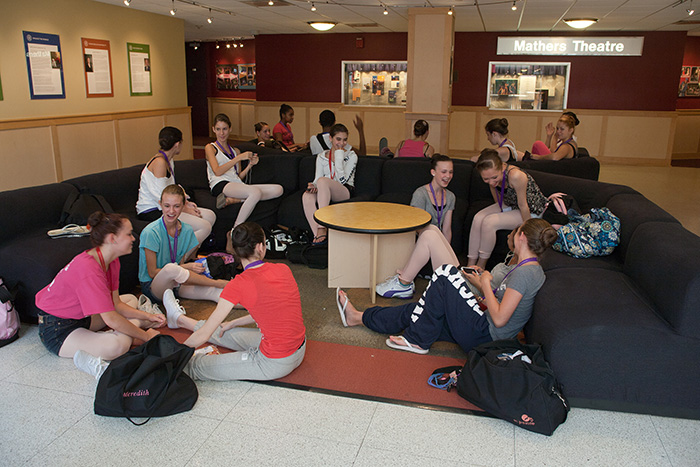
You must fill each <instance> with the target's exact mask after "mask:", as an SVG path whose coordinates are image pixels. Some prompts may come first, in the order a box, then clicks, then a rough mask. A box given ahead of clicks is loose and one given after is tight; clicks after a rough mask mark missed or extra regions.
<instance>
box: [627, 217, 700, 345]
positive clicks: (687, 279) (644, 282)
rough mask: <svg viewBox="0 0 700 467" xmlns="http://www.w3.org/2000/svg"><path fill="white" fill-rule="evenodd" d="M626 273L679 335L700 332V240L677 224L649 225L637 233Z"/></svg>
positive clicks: (629, 249) (628, 257)
mask: <svg viewBox="0 0 700 467" xmlns="http://www.w3.org/2000/svg"><path fill="white" fill-rule="evenodd" d="M624 273H625V274H627V275H628V276H629V277H630V278H631V279H632V280H633V281H635V282H636V284H637V285H638V286H639V288H640V289H641V290H643V291H644V292H645V293H646V294H647V295H648V296H649V298H650V299H651V300H652V301H653V302H654V305H656V310H657V311H658V313H659V314H660V315H661V317H662V318H663V319H664V320H665V321H667V322H668V323H669V325H670V326H671V327H672V328H673V329H674V330H675V331H676V332H677V333H678V334H681V335H684V336H688V337H692V338H695V339H697V337H698V334H699V333H700V237H698V236H697V235H695V234H693V233H692V232H689V231H688V230H686V229H685V228H683V226H681V225H680V224H678V223H673V222H646V223H644V224H642V225H640V226H639V227H637V229H636V230H635V231H634V233H633V234H632V238H631V240H630V242H629V246H628V248H627V256H626V257H625V265H624Z"/></svg>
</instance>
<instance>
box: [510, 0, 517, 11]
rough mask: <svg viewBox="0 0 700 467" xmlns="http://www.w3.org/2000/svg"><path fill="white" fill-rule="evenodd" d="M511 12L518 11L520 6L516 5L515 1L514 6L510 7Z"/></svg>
mask: <svg viewBox="0 0 700 467" xmlns="http://www.w3.org/2000/svg"><path fill="white" fill-rule="evenodd" d="M510 9H511V10H513V11H515V10H517V9H518V6H517V5H516V4H515V0H513V6H512V7H510Z"/></svg>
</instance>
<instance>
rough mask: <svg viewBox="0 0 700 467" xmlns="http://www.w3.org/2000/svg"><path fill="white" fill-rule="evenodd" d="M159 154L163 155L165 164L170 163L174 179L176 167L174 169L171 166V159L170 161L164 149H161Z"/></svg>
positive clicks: (171, 174) (169, 166)
mask: <svg viewBox="0 0 700 467" xmlns="http://www.w3.org/2000/svg"><path fill="white" fill-rule="evenodd" d="M158 152H159V153H161V155H162V156H163V159H165V162H167V163H168V168H169V169H170V176H171V177H174V176H175V167H173V166H172V164H170V159H168V155H167V154H166V153H165V152H163V150H162V149H159V150H158Z"/></svg>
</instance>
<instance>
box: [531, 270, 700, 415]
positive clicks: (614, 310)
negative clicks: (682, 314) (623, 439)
mask: <svg viewBox="0 0 700 467" xmlns="http://www.w3.org/2000/svg"><path fill="white" fill-rule="evenodd" d="M696 264H697V263H696ZM659 277H661V276H659ZM643 287H644V286H642V285H640V286H638V285H637V284H635V283H634V282H633V281H632V280H631V279H630V278H629V277H628V276H626V275H625V274H623V273H621V272H616V271H610V270H604V269H594V268H566V269H557V270H554V271H548V272H547V279H546V281H545V283H544V285H543V286H542V288H541V289H540V291H539V293H538V294H537V298H536V300H535V307H534V310H533V315H532V317H531V318H530V321H529V322H528V324H527V325H526V327H525V335H526V339H527V341H528V342H534V343H539V344H541V345H542V346H543V349H544V353H545V356H546V358H547V361H548V362H549V363H550V364H551V366H552V369H553V370H554V372H555V373H556V375H557V378H558V379H559V380H560V382H561V383H562V385H563V387H564V394H566V396H567V397H569V398H581V399H598V400H613V401H617V402H618V403H620V402H622V403H626V404H653V405H674V404H677V405H678V407H684V406H685V407H688V408H690V407H693V408H695V409H698V408H700V399H699V398H698V397H697V385H698V384H700V373H698V372H697V371H696V369H697V368H698V365H700V353H699V352H700V340H699V339H697V338H686V337H682V336H679V335H678V334H677V333H675V332H674V331H673V330H672V329H671V328H670V327H669V326H668V324H667V323H666V321H664V320H663V319H661V318H660V317H659V316H658V315H657V314H656V312H655V311H654V307H653V303H651V301H650V300H649V299H648V298H647V297H646V294H645V293H644V292H643V291H642V288H643ZM696 305H697V304H696ZM696 310H697V308H696ZM681 356H682V357H681Z"/></svg>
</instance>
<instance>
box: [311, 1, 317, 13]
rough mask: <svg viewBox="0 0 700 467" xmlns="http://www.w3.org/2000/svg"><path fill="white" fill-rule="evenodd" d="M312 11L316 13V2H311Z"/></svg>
mask: <svg viewBox="0 0 700 467" xmlns="http://www.w3.org/2000/svg"><path fill="white" fill-rule="evenodd" d="M311 11H316V5H314V2H311Z"/></svg>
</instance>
